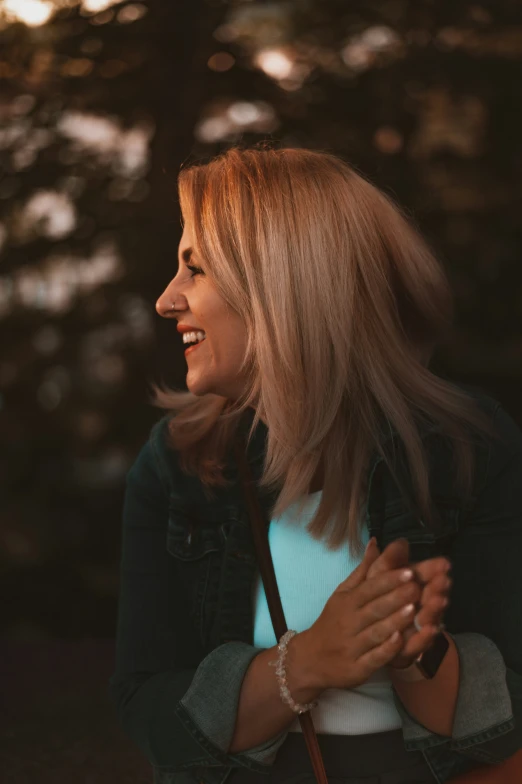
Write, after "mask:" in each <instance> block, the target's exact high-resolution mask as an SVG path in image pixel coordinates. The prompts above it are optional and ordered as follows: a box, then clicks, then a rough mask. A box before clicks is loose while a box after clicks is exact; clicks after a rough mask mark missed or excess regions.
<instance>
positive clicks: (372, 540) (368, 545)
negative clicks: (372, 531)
mask: <svg viewBox="0 0 522 784" xmlns="http://www.w3.org/2000/svg"><path fill="white" fill-rule="evenodd" d="M373 542H375V536H372V538H371V539H370V541H369V542H368V544H367V545H366V550H365V551H364V553H365V554H366V553H367V552H368V550H369V549H370V547H371V546H372V544H373Z"/></svg>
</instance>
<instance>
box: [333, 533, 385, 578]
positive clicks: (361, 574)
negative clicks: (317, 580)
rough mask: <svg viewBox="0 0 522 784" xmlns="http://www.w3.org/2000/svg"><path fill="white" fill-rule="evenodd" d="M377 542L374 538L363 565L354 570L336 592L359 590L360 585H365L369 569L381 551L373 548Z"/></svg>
mask: <svg viewBox="0 0 522 784" xmlns="http://www.w3.org/2000/svg"><path fill="white" fill-rule="evenodd" d="M374 542H375V537H373V536H372V538H371V539H370V541H369V542H368V544H367V545H366V550H365V551H364V556H363V559H362V561H361V563H360V564H359V565H358V566H357V567H356V568H355V569H354V570H353V572H352V573H351V574H349V575H348V577H347V578H346V580H343V581H342V582H341V583H339V585H338V586H337V588H336V591H339V590H353V589H354V588H357V586H358V585H360V584H361V583H363V582H364V581H365V580H366V577H367V574H368V569H369V568H370V566H371V565H372V563H373V562H374V561H375V560H376V559H377V558H378V557H379V550H378V548H377V547H376V546H373V545H374Z"/></svg>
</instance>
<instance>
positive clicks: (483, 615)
mask: <svg viewBox="0 0 522 784" xmlns="http://www.w3.org/2000/svg"><path fill="white" fill-rule="evenodd" d="M459 386H461V387H463V388H465V389H466V391H468V392H469V393H471V394H472V395H473V396H474V397H475V398H476V399H477V400H478V402H479V403H480V405H481V407H482V409H483V410H484V411H486V412H487V413H489V415H490V416H491V417H492V418H493V420H494V423H495V426H496V429H497V431H498V432H499V434H500V435H501V438H502V440H501V441H499V442H496V441H494V440H492V439H491V438H489V437H487V436H485V437H479V438H477V440H476V444H475V454H476V469H475V474H474V484H473V492H472V494H471V496H470V497H467V498H466V499H462V498H461V497H460V496H459V495H458V494H457V493H456V491H455V489H454V474H453V470H452V463H451V454H450V449H451V446H450V442H448V440H447V439H445V438H444V437H443V436H442V434H441V433H440V432H439V429H438V428H437V427H436V426H431V427H430V426H428V425H426V426H425V427H424V429H421V436H422V439H423V442H424V443H425V445H426V447H427V453H428V458H429V461H430V490H431V496H432V499H433V504H434V506H435V509H436V511H437V512H438V521H437V526H436V527H435V528H433V527H430V528H428V527H427V526H426V525H425V524H424V523H423V521H422V519H420V517H419V516H418V515H417V514H416V513H415V511H414V509H413V508H412V506H411V505H410V504H409V503H408V502H407V501H405V500H404V499H405V498H408V489H411V484H410V480H409V472H408V470H407V469H405V468H404V466H405V462H404V461H401V454H402V453H401V448H400V445H399V443H398V441H397V434H396V432H395V431H394V430H393V429H391V430H389V431H387V435H386V436H383V444H384V445H385V448H387V447H391V448H392V449H393V454H394V455H395V457H394V458H393V459H394V460H395V459H397V462H396V463H395V465H396V467H397V470H398V471H400V473H399V476H401V477H402V479H403V481H401V482H400V484H401V486H402V491H401V490H399V488H398V487H397V485H396V483H395V481H394V480H393V478H392V476H391V473H390V471H389V469H388V468H387V466H386V463H385V461H384V460H383V458H382V457H381V456H380V455H378V454H377V453H375V454H374V455H373V457H372V460H371V463H370V467H369V482H368V492H367V503H366V506H365V510H366V511H365V515H366V524H367V526H368V529H369V533H370V536H376V537H377V542H378V545H379V548H380V550H381V551H382V550H383V549H384V548H385V547H386V546H387V545H388V544H389V543H390V542H392V541H393V540H395V539H397V538H400V537H406V538H407V539H408V541H409V543H410V560H411V561H412V562H417V561H421V560H425V559H427V558H432V557H435V556H439V555H444V556H447V557H448V558H449V559H450V561H451V563H452V572H451V577H452V579H453V586H452V590H451V594H450V604H449V606H448V608H447V611H446V613H445V619H444V620H445V624H446V631H447V633H448V634H450V635H451V636H452V638H453V640H454V642H455V644H456V647H457V650H458V654H459V660H460V685H459V693H458V699H457V705H456V712H455V718H454V724H453V730H452V734H451V737H448V736H442V735H438V734H437V733H434V732H431V731H430V730H428V729H427V728H426V727H424V726H423V725H422V724H420V723H419V722H418V721H416V720H415V719H414V718H413V717H412V716H411V715H410V714H409V713H408V711H407V710H406V708H405V707H404V705H403V704H402V702H401V700H400V698H399V696H398V695H397V692H396V691H395V689H393V698H394V702H395V704H396V707H397V710H398V712H399V714H400V717H401V721H402V732H403V740H404V744H405V748H406V750H421V751H422V753H423V755H424V757H425V759H426V761H427V763H428V765H429V767H430V769H431V770H432V772H433V773H434V776H435V778H436V780H437V782H438V783H439V784H443V782H445V781H447V780H448V779H449V778H451V777H453V776H456V775H458V774H460V773H464V772H466V771H468V770H471V769H473V768H474V767H476V766H477V765H479V764H480V765H482V764H484V763H496V762H500V761H502V760H505V759H507V758H508V757H510V756H511V755H513V754H514V753H515V752H516V751H518V749H520V748H522V568H521V566H522V565H521V556H522V431H521V430H520V428H519V427H518V426H517V424H516V423H515V422H514V421H513V419H512V418H511V417H510V416H509V415H508V414H507V412H506V411H505V410H504V409H503V408H502V406H501V404H500V403H499V402H498V401H496V400H494V399H493V398H491V397H489V396H487V395H485V394H484V393H483V392H482V391H478V390H475V389H474V388H470V387H465V386H464V385H462V384H460V385H459ZM252 415H253V412H252ZM251 421H252V420H251V418H250V417H249V416H246V415H245V417H244V419H243V420H242V421H241V425H240V428H241V430H242V432H243V433H246V432H248V427H249V426H250V424H251ZM167 422H168V417H164V418H162V419H161V420H160V421H159V422H157V423H156V425H154V427H153V428H152V430H151V433H150V437H149V439H148V441H147V442H146V444H145V445H144V446H143V448H142V450H141V451H140V453H139V455H138V457H137V459H136V461H135V463H134V464H133V466H132V468H131V469H130V471H129V473H128V475H127V486H126V494H125V503H124V511H123V527H122V554H121V588H120V599H119V610H118V625H117V645H116V666H115V672H114V674H113V675H112V677H111V679H110V684H109V694H110V697H111V699H112V700H113V702H114V704H115V706H116V710H117V713H118V717H119V721H120V723H121V725H122V727H123V729H124V731H125V732H126V733H127V734H128V736H129V737H130V738H131V739H132V740H133V741H134V742H135V743H136V744H137V746H138V747H139V748H140V749H141V750H142V752H143V754H144V755H145V756H146V758H147V759H148V760H149V762H150V763H151V765H152V768H153V772H154V782H155V784H223V783H224V782H225V780H226V779H227V777H228V775H229V774H230V772H231V771H232V770H234V769H236V768H241V767H245V768H248V769H250V770H252V771H256V772H259V773H269V772H270V769H271V766H272V764H273V762H274V760H275V757H276V752H277V750H278V749H279V748H280V746H281V745H282V743H283V742H284V740H285V738H286V737H287V734H288V732H287V731H284V732H281V733H280V734H278V735H277V736H275V737H273V738H271V739H269V740H267V741H266V742H265V743H262V744H260V745H259V746H257V747H255V748H252V749H249V750H246V751H243V752H241V753H237V754H229V753H228V749H229V747H230V744H231V741H232V737H233V734H234V729H235V720H236V714H237V708H238V701H239V694H240V690H241V684H242V681H243V678H244V676H245V673H246V671H247V669H248V666H249V664H250V662H251V661H252V659H253V658H254V656H256V655H257V654H258V653H260V651H261V650H262V649H260V648H256V647H254V646H253V645H252V641H253V601H252V597H253V590H254V586H255V582H256V577H257V574H258V567H257V558H256V552H255V547H254V543H253V539H252V535H251V529H250V521H249V518H248V514H247V510H246V505H245V499H244V496H243V488H242V485H241V482H240V479H239V472H238V469H237V466H236V463H235V460H234V456H233V452H231V453H230V455H229V459H228V461H227V464H226V467H225V476H226V477H227V478H228V479H232V480H233V484H232V485H231V487H230V488H218V489H215V493H216V500H214V501H209V500H207V498H206V496H205V495H204V493H203V490H202V485H201V483H200V481H199V479H197V478H196V477H192V476H187V475H186V474H182V473H181V470H180V468H179V465H178V461H177V459H176V452H175V450H173V449H172V448H170V447H169V446H168V445H167V443H166V433H167ZM266 434H267V430H266V427H265V426H264V424H263V423H262V422H260V423H259V425H258V427H257V428H256V431H255V436H254V438H253V440H252V441H251V443H250V445H249V447H248V460H249V463H250V467H251V470H252V473H253V476H254V479H259V477H260V476H261V474H262V468H263V456H264V451H265V444H266ZM258 494H259V499H260V503H261V507H262V510H263V514H264V519H265V522H266V525H267V526H268V525H269V522H270V509H271V508H272V505H273V503H274V502H275V496H274V495H271V494H270V493H268V492H266V491H263V490H260V489H258Z"/></svg>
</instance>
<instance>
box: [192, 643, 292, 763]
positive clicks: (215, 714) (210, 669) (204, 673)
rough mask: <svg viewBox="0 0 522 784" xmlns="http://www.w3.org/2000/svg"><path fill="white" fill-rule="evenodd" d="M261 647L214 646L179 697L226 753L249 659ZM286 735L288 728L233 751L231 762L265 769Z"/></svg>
mask: <svg viewBox="0 0 522 784" xmlns="http://www.w3.org/2000/svg"><path fill="white" fill-rule="evenodd" d="M262 650H264V649H262V648H255V647H254V646H252V645H248V644H247V643H244V642H240V641H234V642H228V643H225V644H224V645H220V646H219V647H218V648H215V649H214V650H213V651H212V652H211V653H210V654H209V655H208V656H206V658H205V659H203V661H202V662H201V663H200V665H199V667H198V669H197V671H196V673H195V675H194V678H193V681H192V683H191V685H190V687H189V689H188V690H187V692H186V694H185V695H184V696H183V698H182V699H181V700H180V705H181V707H182V708H183V709H184V711H185V712H186V714H187V716H188V717H189V718H190V719H191V721H192V722H193V723H194V725H195V726H196V727H197V728H198V730H199V732H201V733H202V735H203V736H204V737H205V738H206V739H207V740H208V741H209V742H210V743H211V744H213V745H214V746H216V747H217V748H218V749H219V750H220V751H221V752H223V754H226V753H227V750H228V749H229V748H230V744H231V742H232V738H233V736H234V730H235V725H236V717H237V711H238V706H239V696H240V692H241V686H242V683H243V679H244V677H245V675H246V672H247V670H248V667H249V665H250V662H251V661H252V659H253V658H254V657H255V656H256V655H257V654H258V653H260V652H261V651H262ZM225 684H226V688H224V685H225ZM287 735H288V731H283V732H281V733H279V734H278V735H276V736H274V737H273V738H269V739H268V740H266V741H264V742H263V743H261V744H259V745H258V746H255V747H254V748H252V749H248V751H244V752H241V753H239V754H230V755H228V757H229V759H230V762H231V763H233V762H234V761H235V762H236V763H237V762H239V763H240V764H241V765H245V766H246V767H249V768H251V769H253V770H259V771H260V772H262V770H263V767H266V766H267V765H268V766H270V765H271V764H272V763H273V762H274V760H275V757H276V754H277V751H278V749H279V748H280V746H281V745H282V744H283V743H284V741H285V738H286V736H287ZM252 763H253V764H252ZM256 763H257V765H259V766H260V767H259V768H258V767H257V765H256Z"/></svg>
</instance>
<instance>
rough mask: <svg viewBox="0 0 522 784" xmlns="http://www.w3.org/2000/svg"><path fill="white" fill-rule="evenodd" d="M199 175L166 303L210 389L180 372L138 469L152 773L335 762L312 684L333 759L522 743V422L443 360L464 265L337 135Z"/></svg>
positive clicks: (384, 771)
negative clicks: (240, 453) (247, 480)
mask: <svg viewBox="0 0 522 784" xmlns="http://www.w3.org/2000/svg"><path fill="white" fill-rule="evenodd" d="M179 196H180V204H181V210H182V213H183V217H184V228H183V236H182V238H181V242H180V246H179V251H178V253H179V259H178V264H179V268H178V271H177V274H176V275H175V277H173V279H172V280H171V281H170V282H169V283H168V285H167V287H166V289H165V291H164V292H163V293H162V294H161V296H160V298H159V299H158V302H157V304H156V309H157V311H158V313H159V314H160V315H161V316H162V317H164V318H170V319H173V321H174V324H175V326H176V327H177V329H178V331H180V332H182V334H183V335H184V340H186V341H187V343H190V347H189V348H188V349H187V350H186V361H187V378H186V382H187V388H188V391H187V392H183V391H165V390H156V393H157V395H156V400H157V401H158V403H159V404H160V405H161V406H163V407H164V408H167V409H168V410H169V413H168V414H167V415H166V416H165V417H164V418H163V419H161V420H160V421H159V422H158V423H157V424H156V425H155V426H154V427H153V429H152V431H151V435H150V438H149V439H148V441H147V443H146V444H145V446H144V447H143V449H142V450H141V452H140V454H139V456H138V458H137V460H136V462H135V464H134V465H133V467H132V469H131V470H130V472H129V474H128V479H127V489H126V496H125V506H124V515H123V539H122V564H121V567H122V568H121V595H120V607H119V618H118V639H117V657H116V671H115V673H114V675H113V676H112V678H111V685H110V693H111V696H112V699H113V700H114V702H115V704H116V706H117V710H118V714H119V718H120V721H121V723H122V726H123V727H124V729H125V731H126V732H127V733H128V735H129V736H130V737H131V738H132V739H133V740H134V741H135V742H136V743H137V744H138V746H139V747H140V748H141V750H142V751H143V753H144V754H145V755H146V757H147V758H148V760H149V761H150V762H151V764H152V766H153V770H154V781H155V782H161V783H162V784H164V783H165V782H176V783H177V782H187V784H188V782H204V783H205V784H223V782H224V781H225V780H226V779H229V780H231V781H233V782H234V784H254V782H258V781H259V782H261V781H263V780H266V781H270V782H272V783H274V782H278V784H279V782H287V781H292V782H294V781H295V782H297V781H301V780H306V781H309V782H310V781H313V772H312V767H311V763H310V760H309V758H308V753H307V749H306V746H305V743H304V738H303V735H302V733H301V728H300V724H299V720H298V718H297V716H298V712H299V711H308V710H310V711H311V715H312V718H313V721H314V725H315V728H316V731H317V734H318V739H319V743H320V747H321V750H322V754H323V758H324V763H325V769H326V773H327V775H328V777H329V781H336V780H337V779H339V780H342V781H343V782H344V784H361V783H362V782H365V783H366V784H370V783H371V784H377V782H378V783H379V784H399V783H400V784H403V782H417V784H425V783H426V782H433V781H436V782H439V784H442V783H443V782H445V781H447V780H450V779H451V778H452V777H454V776H456V775H458V774H460V773H462V772H465V771H467V770H473V769H474V768H475V767H477V766H478V765H479V764H484V763H488V762H491V763H496V762H500V761H501V760H504V759H507V758H509V757H511V756H512V755H513V754H515V752H516V751H517V750H518V749H519V748H521V747H522V697H521V695H522V631H521V629H522V624H520V623H519V620H520V614H519V613H520V610H519V608H520V600H521V598H522V578H521V570H520V569H519V566H518V560H519V552H520V551H521V548H522V527H521V524H520V510H521V509H522V489H521V487H522V483H521V481H520V479H521V476H522V433H521V431H520V429H519V428H518V427H517V425H516V424H515V423H514V422H513V420H512V419H511V418H510V417H509V416H508V414H507V413H506V412H505V411H503V409H502V407H501V406H500V404H499V403H498V402H497V401H495V400H493V399H492V398H490V397H488V396H486V395H484V394H483V393H481V392H479V391H477V390H475V391H473V390H469V389H468V390H467V391H466V390H465V389H464V388H462V385H457V384H454V383H450V382H449V381H446V380H443V379H441V378H439V377H437V376H435V375H434V374H433V373H432V372H430V371H429V369H428V364H429V360H430V358H431V355H432V352H433V350H434V348H435V346H436V345H437V343H438V342H440V341H441V339H442V338H443V337H444V336H446V335H447V331H448V328H449V325H450V323H451V318H452V298H451V292H450V289H449V286H448V282H447V279H446V277H445V275H444V272H443V270H442V268H441V266H440V265H439V264H438V262H437V261H436V260H435V258H434V257H433V255H432V254H431V252H430V251H429V250H428V248H427V247H426V245H425V243H424V242H423V240H422V239H421V237H420V236H419V235H418V233H417V232H416V231H415V229H414V228H413V227H412V226H411V225H410V224H409V223H408V221H407V220H406V218H405V217H404V216H403V215H402V214H401V212H400V211H399V209H398V208H397V207H396V206H395V205H394V204H393V203H392V202H391V201H390V200H389V199H388V198H387V197H386V196H385V195H384V194H383V193H381V192H380V191H379V190H378V189H376V188H375V187H373V186H372V185H371V184H369V183H368V182H367V181H366V180H364V179H363V178H362V177H361V176H359V175H358V174H356V173H355V172H354V171H353V170H352V169H351V168H350V167H349V166H348V165H347V164H346V163H345V162H343V161H342V160H340V159H339V158H337V157H336V156H334V155H331V154H328V153H325V152H316V151H311V150H302V149H279V150H273V149H247V150H244V149H243V150H242V149H239V148H232V149H230V150H228V151H227V152H226V153H224V154H222V155H221V156H219V157H217V158H215V159H214V160H212V161H211V162H210V163H209V164H207V165H200V166H193V167H191V168H189V169H186V170H183V171H182V172H181V174H180V177H179ZM173 326H174V325H173ZM243 437H245V439H246V455H245V459H246V460H247V461H248V463H249V465H250V468H251V471H252V473H253V475H254V478H255V480H256V489H257V493H258V497H259V502H260V504H261V506H262V509H263V513H264V515H265V521H266V524H267V526H268V527H269V541H270V548H271V555H272V559H273V562H274V569H275V574H276V579H277V583H278V587H279V591H280V594H281V599H282V603H283V608H284V611H285V616H286V621H287V624H288V628H289V630H291V634H290V637H291V639H290V640H289V641H287V640H284V641H283V644H282V645H281V650H280V649H278V647H277V646H276V643H277V642H278V641H277V640H276V639H275V636H274V631H273V627H272V624H271V620H270V615H269V613H268V609H267V603H266V596H265V592H264V588H263V584H262V582H261V579H260V576H259V569H258V563H257V559H256V552H255V548H254V545H253V539H252V535H251V530H252V529H251V525H252V521H251V520H250V519H249V515H248V512H247V509H246V506H245V499H244V495H243V487H242V484H241V481H240V473H239V466H238V464H237V461H236V452H235V445H236V444H237V443H242V440H241V439H242V438H243ZM365 545H367V547H366V550H365V549H364V546H365ZM408 565H409V566H410V567H411V568H410V575H409V577H408V576H406V581H405V582H404V581H402V579H403V578H402V576H401V575H403V572H404V567H406V566H408ZM450 566H451V568H452V572H451V574H452V577H451V578H450V577H449V576H448V568H449V567H450ZM411 572H413V574H411ZM412 578H413V579H412ZM444 624H445V628H444ZM294 632H296V633H295V634H294ZM419 657H421V658H420V660H419V661H417V659H419ZM276 663H278V664H279V667H277V668H276V671H274V668H273V666H270V664H276ZM263 775H264V778H263Z"/></svg>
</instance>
